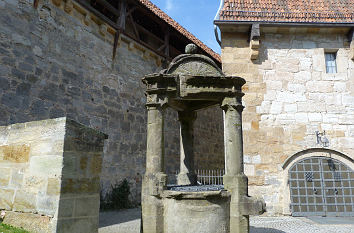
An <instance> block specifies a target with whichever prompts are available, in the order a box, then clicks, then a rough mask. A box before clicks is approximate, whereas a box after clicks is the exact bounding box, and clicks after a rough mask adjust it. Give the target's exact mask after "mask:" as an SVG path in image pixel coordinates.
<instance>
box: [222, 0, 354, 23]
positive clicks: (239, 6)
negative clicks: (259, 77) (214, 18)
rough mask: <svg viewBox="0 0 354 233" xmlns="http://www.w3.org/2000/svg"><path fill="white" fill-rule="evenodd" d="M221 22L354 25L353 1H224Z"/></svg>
mask: <svg viewBox="0 0 354 233" xmlns="http://www.w3.org/2000/svg"><path fill="white" fill-rule="evenodd" d="M224 1H225V4H224V7H223V9H222V11H221V12H220V20H228V21H241V22H242V21H251V22H278V23H280V22H285V23H354V0H224Z"/></svg>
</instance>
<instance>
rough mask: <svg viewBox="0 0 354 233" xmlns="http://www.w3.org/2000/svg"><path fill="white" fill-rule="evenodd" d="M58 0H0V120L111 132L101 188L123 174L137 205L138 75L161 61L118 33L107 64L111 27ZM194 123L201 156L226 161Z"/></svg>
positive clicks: (140, 157)
mask: <svg viewBox="0 0 354 233" xmlns="http://www.w3.org/2000/svg"><path fill="white" fill-rule="evenodd" d="M55 2H56V5H54V4H52V2H51V1H50V0H43V1H39V6H38V8H37V9H35V8H33V1H32V0H0V11H1V14H0V25H1V27H0V112H1V114H0V125H8V124H13V123H19V122H27V121H34V120H42V119H48V118H56V117H63V116H68V117H69V118H71V119H74V120H75V121H77V122H80V123H82V124H84V125H86V126H89V127H92V128H95V129H98V130H100V131H102V132H104V133H106V134H108V135H109V139H108V140H107V143H106V145H105V149H104V160H103V163H102V167H103V170H102V179H101V185H102V187H103V188H104V190H107V189H109V188H110V187H111V186H110V185H111V184H113V185H114V184H115V183H116V182H119V181H121V180H122V179H124V178H127V179H128V181H129V182H130V185H131V188H132V199H133V200H135V201H137V202H139V199H140V185H141V175H142V174H143V173H144V171H145V151H146V124H147V122H146V109H145V102H146V99H145V96H144V86H143V84H142V82H141V78H142V77H143V76H144V75H146V74H149V73H154V72H158V71H160V70H161V69H162V68H163V67H162V66H161V60H162V58H161V57H159V56H157V55H156V54H154V53H153V52H152V51H150V50H148V49H147V48H145V47H143V46H141V45H139V44H137V43H135V42H134V41H132V40H130V39H129V38H127V37H125V36H124V35H122V37H121V40H120V41H119V45H118V50H117V56H116V58H115V60H114V61H112V53H113V35H112V32H113V33H114V31H112V30H111V29H110V27H109V26H107V32H104V33H102V32H100V31H99V27H98V25H97V23H96V21H97V20H96V21H93V20H91V21H90V22H87V21H86V19H87V18H85V14H90V13H89V12H87V11H86V10H85V9H83V8H82V7H79V5H78V4H77V3H76V2H75V1H73V3H74V5H75V7H74V9H72V11H71V12H70V13H67V12H65V11H64V3H63V1H55ZM90 16H92V18H94V15H92V14H91V15H90ZM101 23H102V22H101ZM101 28H104V27H101ZM208 114H209V113H207V115H206V116H205V117H201V119H205V120H209V122H208V125H210V127H212V128H213V129H215V130H214V131H215V134H218V135H220V136H221V137H222V131H220V132H219V131H217V130H219V129H220V127H222V122H218V121H212V120H210V119H211V117H212V116H211V115H208ZM166 115H167V118H168V119H167V120H166V124H165V127H166V129H165V130H166V137H165V141H166V157H167V158H166V160H165V161H166V168H167V170H168V171H167V172H174V170H175V169H176V168H178V164H179V162H178V154H179V139H178V135H179V133H178V132H179V129H178V124H177V114H176V113H175V112H173V111H168V112H167V114H166ZM196 126H197V127H200V129H197V130H196V131H197V135H198V136H196V138H197V139H196V140H199V141H198V142H197V144H199V145H200V148H203V149H200V150H199V151H201V153H200V154H199V155H200V156H201V157H200V158H199V159H198V161H205V159H204V158H210V159H213V160H212V161H210V163H209V164H216V163H218V164H219V166H223V162H222V163H220V161H223V149H222V148H223V147H222V146H218V148H220V151H219V150H217V151H215V149H214V146H213V145H214V144H215V143H216V141H215V139H214V138H211V137H209V138H205V139H204V135H205V132H207V131H208V129H206V127H205V125H204V124H203V122H202V123H196ZM216 131H217V132H216ZM219 141H220V140H219ZM217 143H218V142H217ZM206 151H207V152H206ZM214 159H215V160H214ZM201 164H203V167H202V168H204V169H207V168H208V167H205V166H207V165H208V164H206V163H203V162H201ZM213 166H214V165H213Z"/></svg>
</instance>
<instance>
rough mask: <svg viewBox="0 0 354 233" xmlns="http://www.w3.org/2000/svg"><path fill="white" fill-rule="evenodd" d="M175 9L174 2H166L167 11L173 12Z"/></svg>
mask: <svg viewBox="0 0 354 233" xmlns="http://www.w3.org/2000/svg"><path fill="white" fill-rule="evenodd" d="M173 8H174V4H173V0H167V1H166V11H171V10H172V9H173Z"/></svg>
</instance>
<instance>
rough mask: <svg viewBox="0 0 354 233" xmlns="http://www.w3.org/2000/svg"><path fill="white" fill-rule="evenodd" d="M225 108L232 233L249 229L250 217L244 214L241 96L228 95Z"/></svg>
mask: <svg viewBox="0 0 354 233" xmlns="http://www.w3.org/2000/svg"><path fill="white" fill-rule="evenodd" d="M221 107H222V109H223V110H224V141H225V142H224V143H225V169H226V173H225V176H224V186H225V189H226V190H228V191H229V192H231V203H230V233H245V232H248V231H249V217H248V216H247V215H243V214H246V213H243V209H244V208H243V206H244V204H243V202H244V200H245V197H247V194H248V191H247V177H246V176H245V175H244V173H243V140H242V110H243V106H242V104H241V98H231V97H226V98H225V99H224V100H223V102H222V105H221Z"/></svg>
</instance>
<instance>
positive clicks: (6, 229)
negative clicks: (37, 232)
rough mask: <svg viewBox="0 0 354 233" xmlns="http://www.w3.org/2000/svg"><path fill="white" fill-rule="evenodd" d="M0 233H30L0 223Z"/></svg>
mask: <svg viewBox="0 0 354 233" xmlns="http://www.w3.org/2000/svg"><path fill="white" fill-rule="evenodd" d="M0 233H30V232H29V231H25V230H23V229H21V228H17V227H13V226H10V225H6V224H3V223H0Z"/></svg>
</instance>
